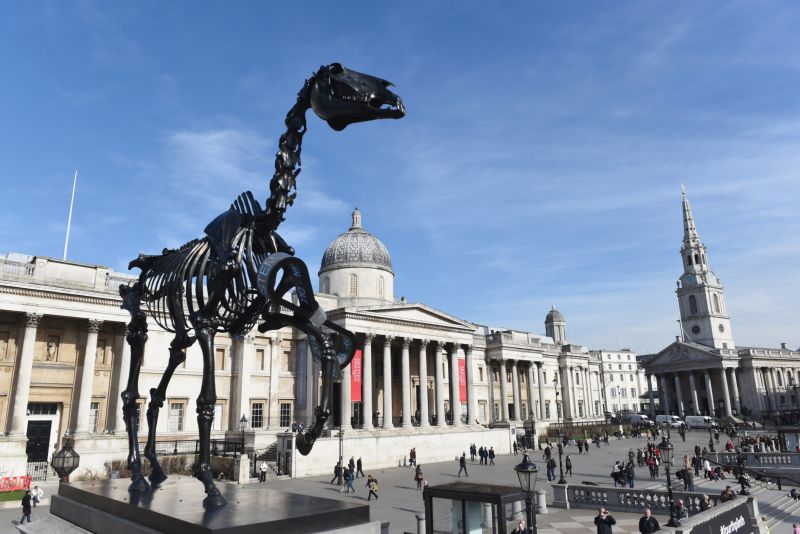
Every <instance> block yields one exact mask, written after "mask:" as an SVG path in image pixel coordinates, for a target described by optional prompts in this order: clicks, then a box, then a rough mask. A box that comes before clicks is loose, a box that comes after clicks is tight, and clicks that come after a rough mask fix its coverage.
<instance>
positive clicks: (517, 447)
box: [513, 441, 519, 456]
mask: <svg viewBox="0 0 800 534" xmlns="http://www.w3.org/2000/svg"><path fill="white" fill-rule="evenodd" d="M513 445H514V456H516V455H517V454H519V452H518V451H519V445H517V442H516V441H515V442H514V443H513Z"/></svg>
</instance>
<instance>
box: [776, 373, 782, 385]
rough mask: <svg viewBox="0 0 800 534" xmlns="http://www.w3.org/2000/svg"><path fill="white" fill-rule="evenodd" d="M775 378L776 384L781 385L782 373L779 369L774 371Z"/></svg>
mask: <svg viewBox="0 0 800 534" xmlns="http://www.w3.org/2000/svg"><path fill="white" fill-rule="evenodd" d="M775 380H777V382H778V386H780V387H783V375H782V374H781V372H780V371H778V372H777V373H775Z"/></svg>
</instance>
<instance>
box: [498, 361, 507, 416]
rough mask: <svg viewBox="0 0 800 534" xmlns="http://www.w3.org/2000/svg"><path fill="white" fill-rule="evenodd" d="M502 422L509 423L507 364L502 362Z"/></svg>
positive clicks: (500, 373)
mask: <svg viewBox="0 0 800 534" xmlns="http://www.w3.org/2000/svg"><path fill="white" fill-rule="evenodd" d="M498 375H499V377H500V421H501V422H506V421H508V384H507V383H506V362H505V361H504V360H500V370H499V371H498Z"/></svg>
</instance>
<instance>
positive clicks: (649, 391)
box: [644, 374, 656, 419]
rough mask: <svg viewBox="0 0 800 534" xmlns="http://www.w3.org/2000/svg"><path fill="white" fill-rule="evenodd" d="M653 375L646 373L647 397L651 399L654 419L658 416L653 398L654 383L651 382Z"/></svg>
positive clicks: (651, 410) (651, 414)
mask: <svg viewBox="0 0 800 534" xmlns="http://www.w3.org/2000/svg"><path fill="white" fill-rule="evenodd" d="M652 376H653V375H649V374H646V375H644V377H645V379H646V380H647V398H648V399H649V400H650V417H652V418H653V419H655V418H656V405H655V400H654V399H653V384H652V383H651V382H650V379H651V378H652Z"/></svg>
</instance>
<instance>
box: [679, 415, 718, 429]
mask: <svg viewBox="0 0 800 534" xmlns="http://www.w3.org/2000/svg"><path fill="white" fill-rule="evenodd" d="M684 422H685V423H686V426H687V427H689V428H703V429H705V428H708V426H709V425H711V428H715V427H716V426H717V423H716V421H714V419H713V418H712V417H709V416H707V415H687V416H686V417H685V418H684Z"/></svg>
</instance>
